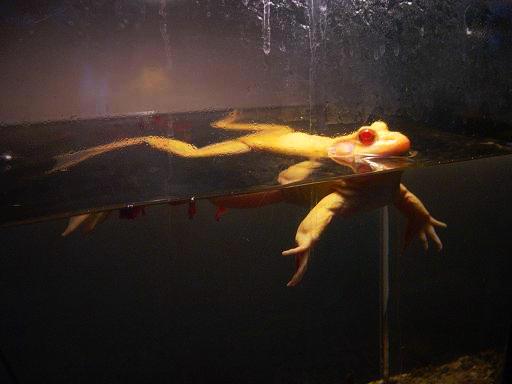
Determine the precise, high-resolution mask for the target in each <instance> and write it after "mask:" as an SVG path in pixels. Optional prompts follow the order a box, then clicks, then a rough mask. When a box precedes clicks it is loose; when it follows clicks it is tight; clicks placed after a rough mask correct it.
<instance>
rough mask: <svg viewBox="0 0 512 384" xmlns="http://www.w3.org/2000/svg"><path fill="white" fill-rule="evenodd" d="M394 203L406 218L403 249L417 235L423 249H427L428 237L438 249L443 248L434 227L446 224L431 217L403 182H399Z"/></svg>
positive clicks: (441, 226)
mask: <svg viewBox="0 0 512 384" xmlns="http://www.w3.org/2000/svg"><path fill="white" fill-rule="evenodd" d="M394 203H395V206H396V207H397V208H398V209H399V210H400V212H402V214H403V215H404V216H405V217H406V218H407V228H406V231H405V237H404V245H403V249H405V248H406V247H407V246H408V245H409V244H410V243H411V241H412V240H413V239H414V238H415V237H419V239H420V240H421V242H422V243H423V248H425V250H427V249H428V239H429V238H430V239H431V240H432V241H433V242H434V243H435V244H436V247H437V250H438V251H440V250H441V249H442V248H443V243H442V242H441V239H439V236H438V235H437V233H436V230H435V227H440V228H446V227H447V225H446V224H445V223H443V222H442V221H439V220H437V219H435V218H434V217H432V215H431V214H430V212H429V211H428V210H427V208H425V206H424V205H423V203H422V202H421V200H420V199H419V198H418V197H417V196H415V195H414V194H413V193H412V192H411V191H409V190H408V189H407V188H406V187H405V186H404V185H403V184H400V190H399V192H398V194H397V197H396V199H395V202H394Z"/></svg>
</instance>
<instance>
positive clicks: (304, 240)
mask: <svg viewBox="0 0 512 384" xmlns="http://www.w3.org/2000/svg"><path fill="white" fill-rule="evenodd" d="M344 203H345V199H344V198H343V196H341V195H340V194H339V193H337V192H333V193H331V194H329V195H327V196H325V197H324V198H323V199H322V200H320V201H319V202H318V204H317V205H315V207H314V208H313V209H312V210H311V211H310V212H309V213H308V214H307V216H306V217H305V218H304V220H302V222H301V223H300V225H299V228H298V229H297V234H296V236H295V241H296V242H297V247H295V248H292V249H289V250H286V251H284V252H283V256H291V255H293V256H295V261H296V270H295V273H294V275H293V276H292V278H291V280H290V281H289V282H288V284H287V286H288V287H293V286H295V285H297V284H298V283H299V282H300V281H301V279H302V277H303V276H304V273H306V269H307V266H308V262H309V255H310V251H311V247H312V246H313V245H314V244H315V243H316V242H317V241H318V239H319V238H320V236H321V235H322V233H323V231H324V230H325V228H326V227H327V225H328V224H329V223H330V222H331V220H332V218H333V216H334V215H335V214H339V213H340V212H341V211H342V210H343V207H344Z"/></svg>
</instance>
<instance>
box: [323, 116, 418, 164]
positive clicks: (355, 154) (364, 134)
mask: <svg viewBox="0 0 512 384" xmlns="http://www.w3.org/2000/svg"><path fill="white" fill-rule="evenodd" d="M410 147H411V142H410V141H409V139H408V138H407V136H405V135H404V134H402V133H400V132H395V131H390V130H389V128H388V125H387V124H386V123H385V122H383V121H376V122H374V123H373V124H372V125H370V126H364V127H361V128H359V129H358V130H357V131H355V132H354V133H351V134H350V135H346V136H343V137H341V138H340V139H339V140H338V141H336V143H335V144H334V145H333V146H332V147H330V148H329V152H328V155H329V157H331V158H337V159H347V160H350V159H352V160H353V159H356V158H361V157H363V158H364V157H387V156H399V155H402V154H404V153H406V152H407V151H409V148H410Z"/></svg>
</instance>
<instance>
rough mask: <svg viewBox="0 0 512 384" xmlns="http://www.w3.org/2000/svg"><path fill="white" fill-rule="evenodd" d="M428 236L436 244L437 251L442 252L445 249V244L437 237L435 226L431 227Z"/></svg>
mask: <svg viewBox="0 0 512 384" xmlns="http://www.w3.org/2000/svg"><path fill="white" fill-rule="evenodd" d="M443 224H444V223H443ZM445 226H446V224H445ZM427 234H428V237H430V239H431V240H432V241H433V242H434V243H435V244H436V248H437V250H438V251H441V250H442V249H443V243H442V241H441V239H440V238H439V236H438V235H437V232H436V230H435V229H434V227H433V226H431V225H430V226H429V227H428V228H427Z"/></svg>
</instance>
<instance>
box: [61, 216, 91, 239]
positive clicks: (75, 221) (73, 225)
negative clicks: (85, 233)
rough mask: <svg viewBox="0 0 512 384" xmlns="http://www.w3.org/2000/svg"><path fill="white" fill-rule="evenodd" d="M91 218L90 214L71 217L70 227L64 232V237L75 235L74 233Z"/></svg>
mask: <svg viewBox="0 0 512 384" xmlns="http://www.w3.org/2000/svg"><path fill="white" fill-rule="evenodd" d="M90 216H91V214H90V213H86V214H83V215H78V216H73V217H70V218H69V221H68V226H67V227H66V229H65V230H64V232H62V236H67V235H69V234H70V233H73V232H74V231H76V230H77V228H78V227H79V226H80V225H81V224H82V223H84V222H85V221H86V220H87V219H88V218H89V217H90Z"/></svg>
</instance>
